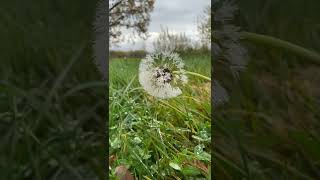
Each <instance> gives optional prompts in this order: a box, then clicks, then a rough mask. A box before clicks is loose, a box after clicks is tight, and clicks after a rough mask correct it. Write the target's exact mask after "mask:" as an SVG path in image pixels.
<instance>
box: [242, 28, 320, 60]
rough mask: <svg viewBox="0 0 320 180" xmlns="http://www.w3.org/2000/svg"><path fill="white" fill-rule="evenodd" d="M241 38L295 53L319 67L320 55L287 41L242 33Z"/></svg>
mask: <svg viewBox="0 0 320 180" xmlns="http://www.w3.org/2000/svg"><path fill="white" fill-rule="evenodd" d="M241 37H242V38H243V39H246V40H248V41H251V42H254V43H261V44H265V45H269V46H273V47H277V48H283V49H285V50H287V51H290V52H292V53H295V54H296V55H299V56H302V57H305V58H307V59H309V60H311V61H312V62H313V63H315V64H318V65H320V54H318V53H317V52H314V51H312V50H309V49H306V48H303V47H301V46H298V45H296V44H293V43H290V42H288V41H284V40H281V39H278V38H275V37H271V36H267V35H262V34H256V33H252V32H242V33H241Z"/></svg>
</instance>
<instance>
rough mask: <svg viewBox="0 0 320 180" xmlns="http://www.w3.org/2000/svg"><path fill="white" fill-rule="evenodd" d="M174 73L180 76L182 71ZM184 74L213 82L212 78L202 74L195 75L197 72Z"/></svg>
mask: <svg viewBox="0 0 320 180" xmlns="http://www.w3.org/2000/svg"><path fill="white" fill-rule="evenodd" d="M173 73H176V74H179V73H181V72H180V71H173ZM184 73H186V74H189V75H193V76H197V77H200V78H202V79H205V80H208V81H211V78H209V77H207V76H204V75H202V74H199V73H195V72H191V71H184Z"/></svg>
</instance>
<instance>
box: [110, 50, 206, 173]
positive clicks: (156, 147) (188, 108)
mask: <svg viewBox="0 0 320 180" xmlns="http://www.w3.org/2000/svg"><path fill="white" fill-rule="evenodd" d="M183 59H184V60H185V63H186V70H189V71H194V72H198V73H201V74H203V75H206V76H208V77H210V71H211V58H210V56H203V57H196V56H187V57H184V58H183ZM139 62H140V59H127V60H124V59H111V61H110V68H109V73H110V75H109V79H110V85H109V93H110V94H109V115H110V116H109V158H110V159H111V162H110V166H111V171H110V173H109V175H110V177H114V172H115V168H116V167H117V166H119V165H126V166H127V167H128V168H129V171H130V172H132V174H134V176H136V178H138V179H144V178H145V179H175V178H177V177H180V178H182V179H184V178H187V177H188V178H190V177H198V178H201V177H202V178H205V177H209V174H210V166H211V133H212V131H211V103H210V97H211V96H210V91H211V88H210V87H211V86H210V84H211V83H210V82H208V81H206V80H199V79H197V78H193V77H190V76H189V78H190V80H189V82H188V84H187V85H186V87H184V88H183V94H182V95H180V96H178V97H176V98H172V99H169V100H159V99H156V98H154V97H152V96H150V95H148V94H147V93H146V92H145V91H144V90H143V89H142V87H141V85H140V84H139V82H138V67H139ZM183 177H184V178H183Z"/></svg>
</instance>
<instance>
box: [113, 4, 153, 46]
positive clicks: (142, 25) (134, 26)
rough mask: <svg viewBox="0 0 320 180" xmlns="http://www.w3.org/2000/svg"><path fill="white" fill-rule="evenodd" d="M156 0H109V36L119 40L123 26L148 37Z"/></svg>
mask: <svg viewBox="0 0 320 180" xmlns="http://www.w3.org/2000/svg"><path fill="white" fill-rule="evenodd" d="M154 2H155V0H109V36H110V40H111V42H113V43H116V42H119V40H120V39H119V38H120V36H121V35H122V32H121V30H122V29H123V28H126V29H130V30H132V31H133V32H134V33H137V34H138V35H139V36H140V37H146V36H145V35H146V33H147V28H148V25H149V22H150V12H152V10H153V6H154Z"/></svg>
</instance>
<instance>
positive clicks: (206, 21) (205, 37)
mask: <svg viewBox="0 0 320 180" xmlns="http://www.w3.org/2000/svg"><path fill="white" fill-rule="evenodd" d="M198 32H199V35H200V40H201V43H202V45H203V46H205V47H209V46H210V45H211V6H207V7H206V8H205V10H204V14H203V15H202V16H200V17H199V18H198Z"/></svg>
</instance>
